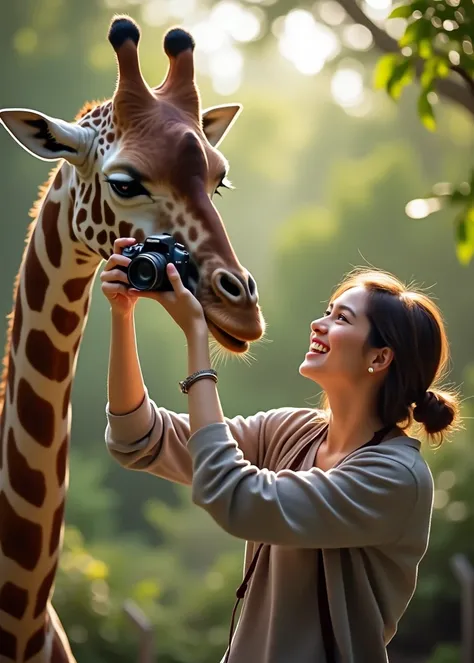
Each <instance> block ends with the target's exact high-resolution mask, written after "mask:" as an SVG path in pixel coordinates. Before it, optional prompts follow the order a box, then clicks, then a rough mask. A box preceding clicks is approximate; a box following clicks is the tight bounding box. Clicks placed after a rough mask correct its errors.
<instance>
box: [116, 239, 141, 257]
mask: <svg viewBox="0 0 474 663" xmlns="http://www.w3.org/2000/svg"><path fill="white" fill-rule="evenodd" d="M136 243H137V240H136V239H135V238H134V237H119V238H118V239H116V240H115V242H114V253H122V249H124V248H125V247H126V246H132V245H133V244H136Z"/></svg>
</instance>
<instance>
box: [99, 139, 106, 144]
mask: <svg viewBox="0 0 474 663" xmlns="http://www.w3.org/2000/svg"><path fill="white" fill-rule="evenodd" d="M104 143H105V140H104V138H102V137H101V138H99V145H103V144H104Z"/></svg>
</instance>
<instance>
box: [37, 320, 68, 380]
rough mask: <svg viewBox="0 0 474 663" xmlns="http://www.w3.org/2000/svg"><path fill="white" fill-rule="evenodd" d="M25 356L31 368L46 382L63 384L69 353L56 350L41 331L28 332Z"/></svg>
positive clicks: (66, 374)
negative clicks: (46, 380) (42, 376)
mask: <svg viewBox="0 0 474 663" xmlns="http://www.w3.org/2000/svg"><path fill="white" fill-rule="evenodd" d="M26 356H27V359H28V361H29V362H30V364H31V365H32V366H33V368H34V369H35V370H37V371H38V373H41V375H44V377H45V378H47V379H48V380H55V381H56V382H63V380H65V379H66V378H67V376H68V375H69V352H62V351H61V350H58V349H57V347H56V346H55V345H54V343H53V342H52V341H51V339H50V338H49V336H48V334H46V332H44V331H42V330H39V329H31V330H30V332H29V334H28V337H27V339H26Z"/></svg>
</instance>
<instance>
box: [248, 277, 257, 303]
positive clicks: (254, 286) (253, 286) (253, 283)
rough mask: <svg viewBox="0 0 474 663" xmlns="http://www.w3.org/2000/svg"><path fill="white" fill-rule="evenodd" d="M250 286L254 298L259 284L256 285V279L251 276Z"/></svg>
mask: <svg viewBox="0 0 474 663" xmlns="http://www.w3.org/2000/svg"><path fill="white" fill-rule="evenodd" d="M248 285H249V293H250V296H251V297H253V296H254V295H255V293H256V292H257V284H256V283H255V279H254V278H253V277H252V275H251V274H249V279H248Z"/></svg>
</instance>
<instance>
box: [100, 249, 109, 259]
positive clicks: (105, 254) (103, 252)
mask: <svg viewBox="0 0 474 663" xmlns="http://www.w3.org/2000/svg"><path fill="white" fill-rule="evenodd" d="M99 255H100V256H101V257H102V258H103V259H104V260H108V259H109V258H110V256H109V254H108V253H107V251H104V249H99Z"/></svg>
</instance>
